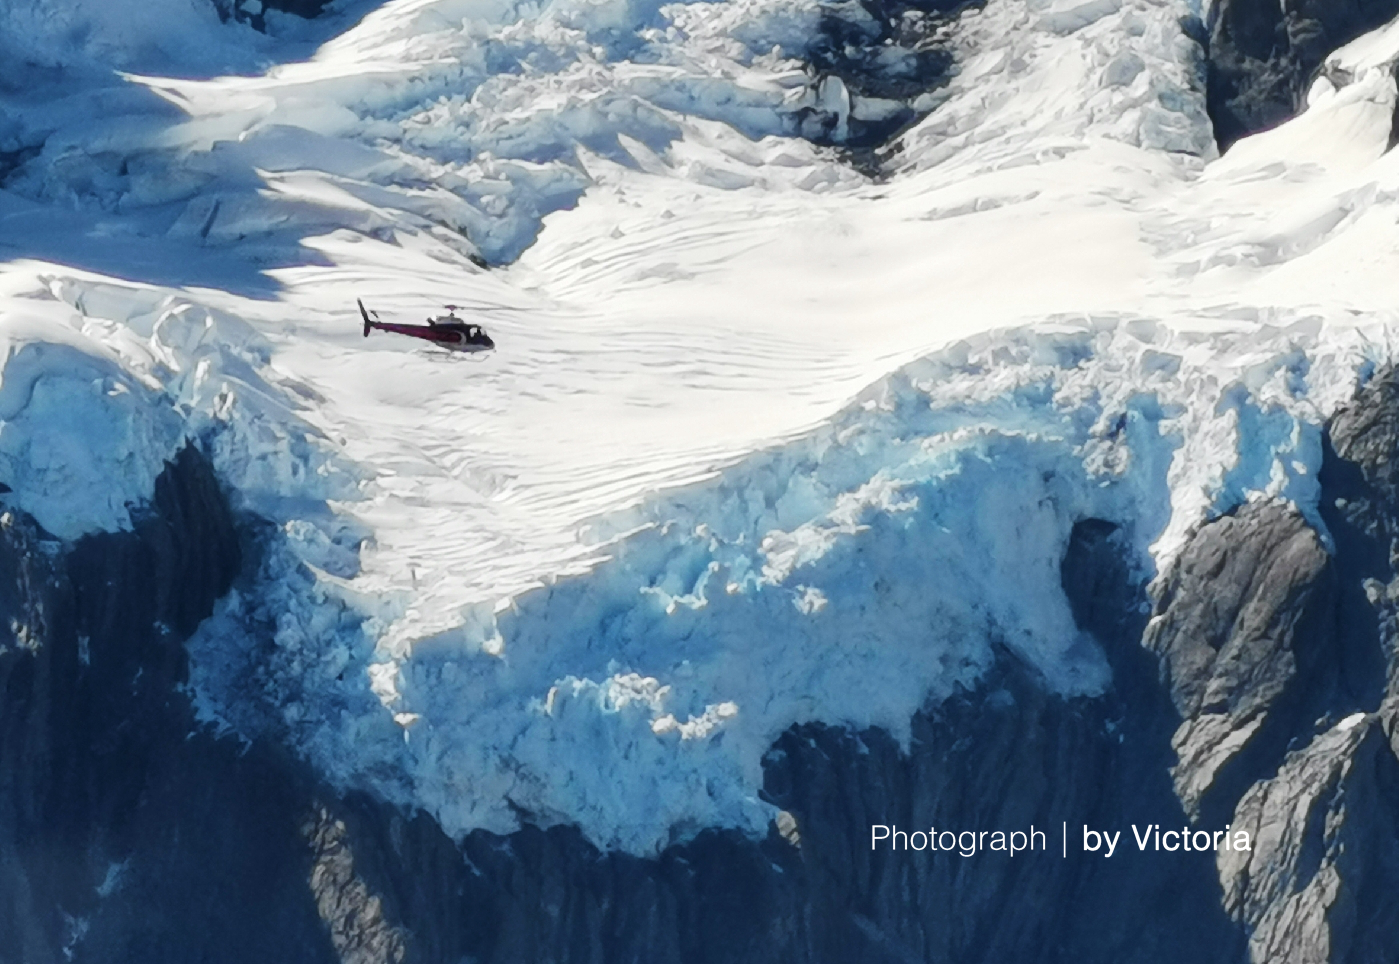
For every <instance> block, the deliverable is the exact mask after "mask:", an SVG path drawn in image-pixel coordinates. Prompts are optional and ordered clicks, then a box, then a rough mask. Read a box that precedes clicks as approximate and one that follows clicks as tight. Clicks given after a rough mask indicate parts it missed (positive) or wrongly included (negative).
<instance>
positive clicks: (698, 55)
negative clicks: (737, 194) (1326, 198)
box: [0, 0, 1213, 263]
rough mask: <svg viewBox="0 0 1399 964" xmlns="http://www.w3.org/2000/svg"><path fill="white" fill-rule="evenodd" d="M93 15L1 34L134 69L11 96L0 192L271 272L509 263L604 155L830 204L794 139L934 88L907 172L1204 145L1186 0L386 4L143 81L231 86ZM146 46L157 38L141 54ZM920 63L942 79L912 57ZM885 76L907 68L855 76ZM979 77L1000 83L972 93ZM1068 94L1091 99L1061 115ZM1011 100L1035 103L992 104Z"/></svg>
mask: <svg viewBox="0 0 1399 964" xmlns="http://www.w3.org/2000/svg"><path fill="white" fill-rule="evenodd" d="M177 6H178V5H177ZM106 9H107V8H106V7H93V8H92V9H88V8H87V7H85V6H82V5H74V6H71V7H69V6H65V5H64V4H58V3H54V2H51V0H46V2H42V3H40V2H37V0H35V2H33V3H31V4H30V5H29V6H25V7H23V8H22V10H21V11H20V12H19V13H20V16H19V19H16V20H14V21H12V32H11V34H7V35H5V36H3V37H0V40H5V42H6V43H8V44H9V46H11V47H13V48H15V49H16V50H18V49H21V48H23V46H24V44H25V43H26V41H25V37H26V36H35V37H38V38H41V39H42V41H43V42H42V43H40V44H39V46H38V48H37V49H38V50H40V51H43V53H40V54H38V55H37V56H38V57H39V58H40V61H41V62H45V63H47V62H52V63H53V64H55V65H58V66H60V67H63V68H65V69H68V70H70V71H78V70H81V69H90V70H91V69H98V68H104V67H107V66H109V65H115V66H119V67H123V68H126V69H129V70H135V71H143V70H144V71H148V72H150V76H138V75H135V74H132V75H126V76H125V77H124V78H123V79H124V83H119V84H112V83H110V82H109V83H100V82H97V81H93V82H92V83H91V84H90V87H89V89H86V90H77V91H74V90H72V89H71V88H70V86H67V85H65V81H64V80H63V76H64V75H63V74H61V73H60V74H59V75H58V76H57V77H55V76H51V75H47V74H45V75H44V79H45V81H46V84H45V92H44V96H41V97H39V98H38V99H37V101H36V102H32V103H26V102H25V100H24V99H23V98H10V99H11V100H12V101H13V108H14V109H13V111H12V117H11V118H10V119H8V120H7V121H5V122H4V123H3V127H0V139H3V140H0V154H8V155H10V157H11V158H13V160H12V161H11V162H10V165H7V166H13V167H14V170H13V171H11V172H10V174H9V175H8V177H7V178H6V179H5V182H4V183H5V186H6V188H7V189H8V190H11V191H15V192H18V193H20V194H23V195H25V196H28V197H32V198H37V199H41V200H45V201H66V202H75V203H77V204H79V205H82V206H85V207H88V208H91V209H94V210H95V211H97V212H100V213H101V214H104V215H106V216H108V217H110V216H112V215H121V217H120V218H119V219H117V220H119V221H120V222H121V223H122V224H123V227H122V228H121V229H120V230H121V232H122V233H124V234H131V233H134V234H137V235H141V236H156V235H168V236H170V237H172V238H175V239H178V240H181V241H184V242H187V243H193V244H196V245H214V246H228V245H233V244H235V243H236V244H243V245H246V244H248V243H249V242H252V241H256V242H259V243H260V244H261V245H262V246H263V247H264V248H265V249H266V253H265V254H264V257H265V258H269V259H271V258H273V257H282V258H286V257H291V255H290V254H288V253H287V252H288V249H292V250H294V249H295V248H296V246H297V245H298V243H299V242H300V241H301V240H302V239H303V238H304V237H306V236H307V235H308V234H315V233H321V232H324V231H329V230H332V229H333V228H336V227H348V228H352V229H354V230H357V231H360V232H364V233H368V234H373V235H375V236H378V237H391V236H392V232H393V231H395V230H404V229H407V230H412V231H415V232H422V233H423V234H424V235H425V236H427V237H430V238H433V239H435V240H436V242H437V243H438V244H439V245H441V246H443V251H442V252H441V255H440V257H443V258H447V259H449V263H460V261H461V260H462V259H463V258H466V257H471V258H484V259H485V260H486V261H488V262H491V263H502V262H509V261H512V260H514V259H515V258H517V257H518V256H519V255H520V253H521V252H522V251H523V250H525V248H527V247H528V246H529V245H530V243H531V242H533V240H534V239H535V237H536V235H537V232H538V230H539V227H540V222H541V219H542V218H544V217H545V216H547V215H548V214H549V213H551V212H554V211H558V210H561V209H566V208H569V207H572V206H573V205H574V204H575V203H576V202H577V201H578V199H579V197H580V196H581V195H582V193H583V192H584V191H585V190H586V188H587V187H588V185H589V184H590V183H592V182H593V180H594V179H595V176H596V172H597V165H598V164H599V162H600V161H601V160H602V159H607V160H610V161H613V162H616V163H619V164H622V165H625V166H627V167H630V168H633V169H637V170H641V171H646V172H650V173H653V174H661V175H664V176H668V177H676V178H679V179H681V180H683V181H686V182H691V183H694V184H699V185H708V186H716V187H721V188H725V189H741V188H765V189H768V190H774V189H783V188H794V187H795V188H798V189H800V190H804V191H816V192H828V191H833V190H839V189H845V188H850V187H853V186H857V185H858V184H859V183H860V181H861V178H859V176H858V175H856V174H855V173H854V172H852V171H851V170H850V169H849V168H848V167H846V166H844V165H842V164H839V163H836V162H835V158H833V157H832V156H830V155H829V154H828V153H823V152H821V151H818V150H814V149H813V148H812V146H811V144H810V143H809V142H808V140H804V139H803V138H806V139H809V140H814V141H816V142H819V143H824V144H841V143H846V142H851V143H867V142H869V141H870V140H871V138H872V136H873V134H877V133H878V132H884V133H885V134H892V133H895V132H896V131H897V130H898V128H899V127H901V126H906V124H907V123H909V122H911V121H912V120H914V119H916V118H918V117H921V116H924V115H926V114H928V113H929V112H930V111H932V110H933V109H934V108H938V107H940V106H941V105H943V103H944V101H948V100H949V99H950V101H951V103H949V104H947V105H946V106H941V109H940V110H938V112H937V115H938V119H937V120H936V121H935V122H932V123H931V126H926V125H925V126H924V127H922V128H920V129H919V130H918V131H917V132H916V133H915V134H914V135H913V136H914V138H915V139H914V140H913V141H912V142H910V145H909V146H908V147H907V148H906V149H905V150H906V153H908V154H909V155H910V156H911V159H912V160H913V162H914V163H915V164H917V165H919V166H922V165H926V164H928V163H932V162H936V161H938V160H942V159H945V158H946V157H947V156H949V154H951V153H953V152H955V150H957V149H958V147H959V146H964V142H965V140H966V136H967V135H968V132H969V131H970V130H971V129H972V128H976V133H975V134H974V135H973V136H972V139H973V140H974V141H983V142H984V141H986V140H988V139H999V138H1001V137H1003V136H1004V135H1006V134H1008V133H1011V134H1013V135H1014V136H1013V137H1012V143H1013V144H1015V145H1020V146H1023V144H1024V142H1025V140H1026V137H1027V135H1033V134H1042V133H1044V132H1045V130H1046V128H1048V129H1052V130H1057V131H1058V132H1059V133H1060V134H1063V135H1065V136H1070V137H1077V136H1080V135H1082V134H1083V133H1084V132H1085V131H1086V130H1089V129H1095V128H1096V129H1100V131H1101V133H1102V134H1103V135H1105V136H1109V137H1115V138H1119V139H1121V140H1123V141H1125V142H1127V143H1131V144H1140V145H1143V146H1147V147H1153V148H1159V149H1165V150H1170V151H1182V152H1187V153H1193V154H1197V155H1201V156H1205V155H1208V154H1209V153H1210V152H1211V151H1212V150H1213V148H1212V142H1211V141H1210V138H1209V135H1208V121H1207V119H1205V118H1204V113H1203V111H1204V106H1203V104H1204V102H1203V92H1202V89H1201V86H1200V85H1201V81H1200V77H1199V74H1200V70H1201V66H1200V64H1199V55H1200V54H1199V48H1198V45H1196V44H1194V42H1193V41H1191V40H1190V39H1189V38H1188V37H1186V36H1185V35H1184V34H1183V33H1182V32H1181V29H1180V27H1179V24H1178V23H1177V22H1176V21H1177V19H1178V18H1180V17H1185V16H1188V10H1187V8H1186V7H1185V5H1183V4H1181V5H1179V7H1176V6H1171V7H1170V8H1169V10H1168V11H1167V12H1168V14H1169V15H1168V16H1164V17H1163V16H1162V15H1161V10H1160V9H1159V8H1158V7H1157V5H1156V4H1148V3H1145V2H1138V3H1117V2H1113V3H1086V4H1085V3H1074V2H1069V0H1053V2H1045V0H1036V2H1025V0H999V2H997V3H993V4H990V5H989V6H986V7H985V8H978V7H974V6H968V7H965V8H960V9H959V8H957V7H956V6H955V5H953V6H952V7H950V8H949V10H948V11H947V12H946V13H935V14H927V13H921V12H919V10H918V9H917V8H916V7H909V8H908V9H907V10H904V12H903V13H902V14H900V17H901V18H902V19H901V20H899V22H900V23H902V24H904V27H905V28H907V29H908V30H913V27H912V26H910V25H912V24H914V21H918V18H920V17H922V18H927V17H933V18H934V19H935V20H936V21H937V23H939V24H940V25H941V26H939V27H938V28H937V30H933V29H932V28H931V27H930V28H928V29H927V30H922V31H921V32H920V31H919V30H914V31H913V33H912V34H910V35H909V36H904V35H903V34H902V33H897V32H896V33H890V31H889V29H888V28H887V27H884V28H881V27H879V25H878V24H877V23H875V21H874V20H873V19H872V16H871V14H870V13H869V12H868V11H867V10H866V9H865V8H864V7H861V6H858V5H855V4H839V3H829V2H821V0H733V2H726V3H691V4H668V5H662V4H660V3H628V2H620V0H618V2H599V0H554V2H552V3H548V4H545V5H542V6H539V5H533V4H527V3H507V2H503V0H502V2H486V0H472V2H465V0H431V2H397V3H388V4H384V5H383V6H382V7H379V8H377V9H374V10H372V11H371V12H370V13H369V14H368V15H367V16H366V17H365V18H364V19H363V21H362V22H361V23H359V24H357V25H356V26H354V27H353V28H352V29H350V30H348V31H347V32H346V33H344V34H343V35H341V36H339V37H337V38H335V39H334V40H332V41H331V42H329V43H327V44H325V45H324V46H323V47H321V48H320V50H319V51H318V52H317V53H316V56H315V57H314V58H313V59H312V60H311V61H310V62H307V63H292V64H286V65H283V66H280V67H274V68H272V69H271V70H269V71H268V73H267V74H266V75H265V76H261V77H251V78H238V77H221V78H215V79H211V80H176V79H172V78H170V77H162V76H158V75H159V74H161V73H166V74H168V73H170V72H172V71H173V72H174V74H175V75H176V76H179V74H180V73H181V71H182V70H183V71H184V72H188V71H189V70H190V69H191V65H195V64H199V63H208V64H211V65H212V64H223V65H224V69H239V68H242V69H247V68H248V66H249V65H250V63H254V62H256V60H257V58H258V57H266V56H269V55H275V54H276V52H277V50H276V47H275V46H269V44H270V43H271V42H270V41H268V40H267V39H266V38H263V37H261V36H260V35H255V34H253V32H252V31H251V29H250V28H248V27H247V26H246V25H243V24H236V23H229V24H223V25H220V24H218V23H216V22H214V18H213V15H212V13H209V12H208V11H204V12H203V13H202V14H201V13H199V12H198V11H195V10H193V9H190V10H185V9H184V8H183V7H181V9H180V11H179V14H180V15H179V16H174V15H171V16H165V15H164V14H162V13H161V12H160V9H161V8H158V7H152V8H150V9H147V8H145V7H142V8H141V9H142V10H144V11H145V13H144V14H143V16H149V17H151V18H161V22H162V23H163V24H165V32H162V31H156V30H150V29H147V30H139V31H135V32H133V33H131V34H130V35H128V33H127V32H123V31H110V30H108V29H106V27H105V26H104V24H105V21H104V20H103V19H102V18H103V17H107V16H110V14H108V13H102V12H101V11H102V10H106ZM900 9H902V8H900ZM910 17H912V18H914V20H909V18H910ZM25 18H28V19H27V20H26V19H25ZM201 18H202V19H201ZM191 19H193V20H196V21H198V22H199V23H198V24H197V25H191V24H187V23H186V21H187V20H191ZM29 21H33V23H32V24H30V25H29V26H26V24H29ZM204 21H209V22H208V23H205V22H204ZM918 22H921V21H918ZM196 27H197V29H196ZM901 29H903V28H901ZM303 32H304V31H303ZM886 35H887V36H886ZM297 36H298V34H297V32H296V31H295V30H290V29H288V31H287V38H288V39H286V40H285V45H287V46H288V48H289V49H292V50H298V49H300V48H299V47H298V46H297V39H296V38H297ZM151 37H155V38H156V39H157V40H159V41H160V43H161V44H163V45H164V46H161V47H160V51H158V52H156V53H152V52H151V51H148V50H146V46H148V45H149V43H153V42H155V41H151V40H150V39H149V38H151ZM828 37H830V38H835V39H827V38H828ZM75 38H76V39H75ZM80 40H81V43H80V42H79V41H80ZM837 41H838V42H837ZM65 44H67V46H65ZM123 44H125V46H123ZM240 44H241V45H242V46H239V45H240ZM832 44H835V46H837V47H839V48H840V49H841V50H848V51H849V53H842V54H841V57H840V58H836V59H834V60H833V59H832V55H830V54H829V53H828V52H826V53H823V51H828V48H830V47H831V45H832ZM910 45H911V46H910ZM930 45H931V46H930ZM167 47H168V48H169V49H168V50H167V49H166V48H167ZM934 49H935V51H936V54H937V62H938V64H940V65H942V67H941V68H939V69H934V68H932V67H928V66H926V65H924V66H920V64H921V63H922V61H920V60H919V58H924V59H926V57H927V56H931V55H932V54H931V53H930V52H929V51H931V50H934ZM230 51H232V52H231V53H230ZM857 53H858V54H859V57H860V58H861V59H860V60H859V61H858V63H857V62H856V61H855V60H851V59H850V58H851V57H852V56H854V55H855V54H857ZM925 55H926V56H925ZM44 58H47V60H44ZM239 58H242V59H241V60H240V59H239ZM870 58H874V59H873V60H871V59H870ZM206 69H207V68H206ZM881 71H882V72H885V73H887V74H888V75H889V76H890V77H891V78H893V79H895V80H897V79H898V78H904V79H903V80H902V81H901V82H900V83H896V84H894V85H893V86H890V85H887V84H886V85H883V86H880V85H878V84H873V83H872V82H871V81H870V80H869V79H868V78H869V77H870V76H874V77H878V76H881V73H880V72H881ZM196 72H197V71H196ZM842 74H844V75H845V76H846V77H848V78H849V83H847V81H846V80H843V79H842ZM857 75H858V76H857ZM860 77H865V78H866V79H865V80H864V81H861V80H860V79H859V78H860ZM990 77H998V78H1000V79H1001V80H1003V81H1009V82H1010V83H1011V84H1012V85H1014V86H1010V85H1007V84H1006V83H1001V84H999V85H997V86H994V87H988V84H987V79H988V78H990ZM13 83H14V84H15V86H16V87H17V88H19V89H22V88H23V87H24V86H28V85H29V84H30V83H31V81H30V80H29V78H27V77H26V78H25V79H24V80H23V81H21V80H20V79H18V78H17V79H15V80H14V81H13ZM1066 84H1067V85H1068V86H1072V87H1075V88H1083V89H1084V90H1085V93H1088V92H1091V94H1088V96H1087V98H1086V100H1079V99H1078V98H1070V99H1067V100H1063V99H1060V98H1058V97H1057V96H1056V94H1055V93H1054V92H1055V91H1058V90H1061V89H1063V87H1064V86H1066ZM852 85H853V86H852ZM1015 86H1019V87H1021V88H1022V89H1023V90H1024V91H1025V92H1027V93H1028V92H1030V91H1033V90H1040V91H1042V92H1043V93H1042V94H1039V95H1032V96H1019V97H1015V98H1013V100H1014V103H1013V104H1011V105H1008V104H1007V101H1008V99H1011V91H1012V90H1013V89H1014V87H1015ZM865 88H870V89H871V90H873V91H874V92H875V94H877V95H878V96H875V95H874V94H871V95H866V94H864V93H861V91H862V90H863V89H865ZM924 88H927V89H924ZM1046 97H1048V98H1050V99H1051V100H1053V101H1054V104H1053V106H1051V105H1050V101H1049V100H1046V99H1045V98H1046ZM94 115H96V116H99V117H101V118H102V122H101V123H100V124H95V123H94ZM186 115H187V116H186ZM930 139H933V140H936V141H937V142H938V144H937V146H935V147H931V149H929V148H928V147H925V146H924V145H925V144H926V142H927V141H929V140H930ZM874 140H876V141H877V140H878V138H877V137H874ZM1004 147H1005V145H1003V146H1002V150H1003V149H1004ZM1042 147H1043V145H1041V148H1042ZM0 170H3V169H0Z"/></svg>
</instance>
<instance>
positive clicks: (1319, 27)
mask: <svg viewBox="0 0 1399 964" xmlns="http://www.w3.org/2000/svg"><path fill="white" fill-rule="evenodd" d="M1396 16H1399V0H1282V2H1281V3H1279V2H1278V0H1217V2H1216V3H1215V4H1214V5H1213V7H1211V10H1210V18H1209V51H1208V53H1209V77H1208V92H1207V103H1208V108H1209V113H1210V117H1211V118H1212V119H1213V121H1214V132H1215V140H1216V141H1217V142H1218V143H1219V148H1220V150H1227V149H1228V148H1229V146H1230V145H1232V144H1233V143H1234V142H1235V141H1237V140H1238V139H1239V138H1241V137H1246V136H1248V135H1249V134H1253V133H1256V132H1258V131H1262V130H1267V129H1268V128H1270V127H1276V126H1277V125H1278V124H1281V123H1282V122H1283V121H1286V120H1288V119H1290V118H1292V117H1294V116H1295V115H1296V114H1297V113H1298V112H1299V111H1300V110H1301V109H1302V107H1304V106H1305V97H1306V94H1307V90H1308V88H1310V86H1311V84H1312V81H1313V80H1315V79H1316V75H1317V71H1318V69H1319V68H1320V67H1321V64H1322V61H1324V60H1325V59H1326V57H1327V55H1329V54H1330V53H1331V52H1333V51H1335V50H1336V49H1338V48H1340V47H1342V46H1344V45H1346V44H1348V43H1350V42H1351V41H1352V40H1354V39H1355V38H1357V37H1359V36H1360V35H1361V34H1363V33H1366V32H1367V31H1370V30H1373V29H1375V28H1376V27H1380V26H1383V25H1384V24H1385V23H1387V22H1389V21H1390V20H1392V19H1394V17H1396Z"/></svg>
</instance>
